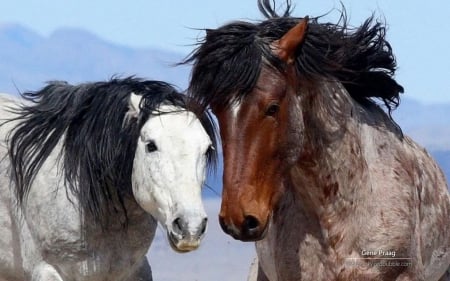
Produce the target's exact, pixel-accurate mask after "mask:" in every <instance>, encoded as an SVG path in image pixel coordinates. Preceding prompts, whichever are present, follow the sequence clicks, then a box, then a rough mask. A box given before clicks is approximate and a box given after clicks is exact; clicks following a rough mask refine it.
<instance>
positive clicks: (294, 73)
mask: <svg viewBox="0 0 450 281" xmlns="http://www.w3.org/2000/svg"><path fill="white" fill-rule="evenodd" d="M270 2H271V1H269V0H260V1H259V3H258V4H259V8H260V10H261V11H262V12H263V14H264V15H265V16H266V17H267V20H265V21H262V22H257V23H249V22H232V23H229V24H227V25H224V26H222V27H220V28H218V29H215V30H206V32H207V36H206V38H205V39H204V41H202V42H200V45H199V47H198V48H197V49H196V50H195V51H194V52H193V53H192V55H191V56H190V57H189V58H187V60H186V61H185V62H186V63H193V70H192V76H191V83H190V87H189V93H190V95H192V96H193V97H194V98H195V99H197V100H198V101H199V102H200V103H201V104H202V105H203V107H202V110H205V109H206V108H208V107H210V108H211V109H212V111H213V112H214V114H215V115H216V116H217V118H218V121H219V125H220V133H221V138H222V144H223V154H224V175H223V198H222V206H221V211H220V214H219V220H220V223H221V226H222V228H223V230H224V231H225V232H226V233H228V234H229V235H231V236H233V237H234V238H236V239H239V240H242V241H257V243H256V247H257V253H258V259H259V262H257V264H256V265H257V266H258V270H257V272H258V273H257V275H258V276H257V277H256V276H254V277H253V278H257V280H270V281H275V280H284V281H293V280H326V281H330V280H427V281H429V280H438V279H439V278H445V277H444V275H445V271H446V270H447V269H448V268H449V264H450V231H449V225H450V196H449V193H448V191H447V187H446V181H445V178H444V176H443V173H442V171H441V170H440V169H439V167H438V166H437V165H436V163H435V162H434V161H433V159H432V158H431V157H430V155H429V154H428V153H427V152H426V151H425V150H424V149H423V148H421V147H420V146H419V145H417V144H416V143H415V142H413V141H412V140H411V139H410V138H409V137H407V136H405V135H403V133H402V132H401V130H400V128H399V127H398V125H397V124H396V123H395V122H394V121H393V120H392V118H391V115H390V113H391V110H393V109H395V107H396V106H398V104H399V93H401V92H403V88H402V87H401V86H400V85H399V84H397V82H396V81H395V80H394V79H393V75H394V72H395V68H396V63H395V58H394V56H393V53H392V50H391V47H390V45H389V43H388V42H387V41H386V40H385V27H384V26H383V24H381V23H379V22H374V20H373V19H372V18H369V19H368V20H367V21H366V22H365V23H364V24H363V25H362V26H360V27H359V28H354V29H352V28H349V27H348V26H347V24H346V18H345V14H343V16H342V18H341V20H340V22H339V23H338V24H330V23H319V21H318V19H317V18H315V19H308V18H307V17H305V18H294V17H291V16H290V10H291V9H290V8H291V6H290V5H289V4H290V3H289V2H288V3H287V9H286V12H285V13H284V15H282V16H279V15H277V14H276V13H275V11H274V8H272V7H271V5H270ZM377 100H378V101H381V102H382V104H383V105H384V106H386V108H387V111H384V110H383V109H382V108H381V106H379V105H378V104H377V103H376V101H377Z"/></svg>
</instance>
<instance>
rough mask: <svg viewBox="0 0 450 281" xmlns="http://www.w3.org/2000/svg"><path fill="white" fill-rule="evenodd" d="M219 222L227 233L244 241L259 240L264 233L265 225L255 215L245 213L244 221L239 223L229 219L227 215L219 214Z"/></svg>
mask: <svg viewBox="0 0 450 281" xmlns="http://www.w3.org/2000/svg"><path fill="white" fill-rule="evenodd" d="M219 223H220V227H221V228H222V230H223V231H224V232H225V233H227V234H228V235H231V236H232V237H233V238H234V239H238V240H242V241H256V240H259V239H261V237H262V235H263V233H264V227H262V224H261V222H260V220H259V219H258V218H257V217H256V216H253V215H244V216H243V219H242V222H241V223H238V224H237V225H236V224H235V223H233V222H232V221H227V220H226V218H225V216H222V215H219Z"/></svg>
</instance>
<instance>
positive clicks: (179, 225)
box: [172, 218, 183, 234]
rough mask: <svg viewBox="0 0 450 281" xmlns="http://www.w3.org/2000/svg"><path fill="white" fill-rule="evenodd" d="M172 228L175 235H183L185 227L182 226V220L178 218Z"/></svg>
mask: <svg viewBox="0 0 450 281" xmlns="http://www.w3.org/2000/svg"><path fill="white" fill-rule="evenodd" d="M172 228H173V231H174V232H175V233H178V234H182V233H183V230H182V229H183V226H182V222H181V218H176V219H175V220H174V221H173V222H172Z"/></svg>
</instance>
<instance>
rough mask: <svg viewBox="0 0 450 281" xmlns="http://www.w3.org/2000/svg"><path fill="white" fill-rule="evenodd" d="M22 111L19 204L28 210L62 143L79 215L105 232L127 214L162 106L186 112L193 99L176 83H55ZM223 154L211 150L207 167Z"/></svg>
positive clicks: (30, 95) (16, 143) (17, 133)
mask: <svg viewBox="0 0 450 281" xmlns="http://www.w3.org/2000/svg"><path fill="white" fill-rule="evenodd" d="M131 93H134V94H136V95H141V96H142V97H143V99H142V101H141V104H140V105H139V106H140V109H141V111H140V114H139V116H134V117H131V119H129V117H128V115H127V112H128V111H129V99H130V94H131ZM22 97H23V98H24V99H25V100H26V101H28V102H29V103H28V104H29V105H25V106H23V107H21V108H20V109H19V110H17V112H16V113H17V114H18V117H17V118H15V119H13V120H11V121H19V125H18V126H17V127H16V128H15V129H14V130H13V131H12V132H11V134H10V135H9V137H8V141H9V147H10V148H9V156H10V159H11V163H12V172H13V180H14V182H15V186H16V196H17V199H18V202H19V203H20V204H23V203H24V201H25V198H26V196H27V194H28V192H29V189H30V186H31V184H32V182H33V179H34V177H35V175H36V173H37V172H38V170H39V169H40V167H41V166H42V164H43V162H44V161H45V160H46V159H47V157H48V156H49V155H50V153H51V152H52V150H53V149H54V148H55V146H56V145H57V144H58V142H60V143H61V144H62V151H61V157H62V159H63V160H62V161H63V162H62V163H63V167H64V174H63V175H64V179H65V183H66V184H67V187H68V189H69V191H70V192H72V193H73V194H74V195H75V196H76V197H77V199H78V201H79V204H80V212H87V213H90V214H91V215H92V216H93V218H94V219H95V220H96V221H97V222H99V223H100V224H101V225H102V226H103V227H104V226H106V225H105V224H106V221H105V219H106V218H107V217H109V216H110V215H111V212H115V213H121V214H123V215H124V216H123V218H124V219H125V221H124V222H123V223H124V224H126V222H127V214H126V209H125V206H124V199H125V197H126V196H131V174H132V167H133V160H134V154H135V151H136V146H137V140H138V137H139V132H140V130H141V128H142V126H143V125H144V123H145V122H146V121H147V120H148V118H149V117H150V115H151V114H154V111H155V110H156V109H157V108H158V106H159V105H161V104H171V105H175V106H180V107H182V108H186V106H187V98H186V96H184V95H182V94H180V93H178V92H177V91H176V90H175V89H174V88H173V87H172V86H171V85H170V84H167V83H165V82H161V81H144V80H141V79H138V78H133V77H129V78H125V79H111V80H110V81H107V82H94V83H85V84H80V85H76V86H73V85H69V84H67V83H66V82H51V83H49V84H48V85H47V86H46V87H44V88H43V89H41V90H39V91H36V92H26V93H23V94H22ZM199 119H200V121H201V123H202V125H203V126H204V128H205V130H206V131H207V133H208V135H209V136H210V138H211V140H212V141H213V144H214V145H215V141H216V138H215V133H216V132H215V127H214V123H213V121H212V119H211V118H210V116H209V115H208V113H205V114H203V115H201V116H200V118H199ZM215 159H216V155H215V152H214V150H211V151H210V152H209V155H208V163H209V164H211V163H214V162H215Z"/></svg>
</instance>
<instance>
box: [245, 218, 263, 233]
mask: <svg viewBox="0 0 450 281" xmlns="http://www.w3.org/2000/svg"><path fill="white" fill-rule="evenodd" d="M243 226H244V228H245V229H247V230H248V231H253V230H256V229H257V228H258V227H259V220H258V219H257V218H256V217H254V216H251V215H248V216H245V218H244V225H243Z"/></svg>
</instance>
